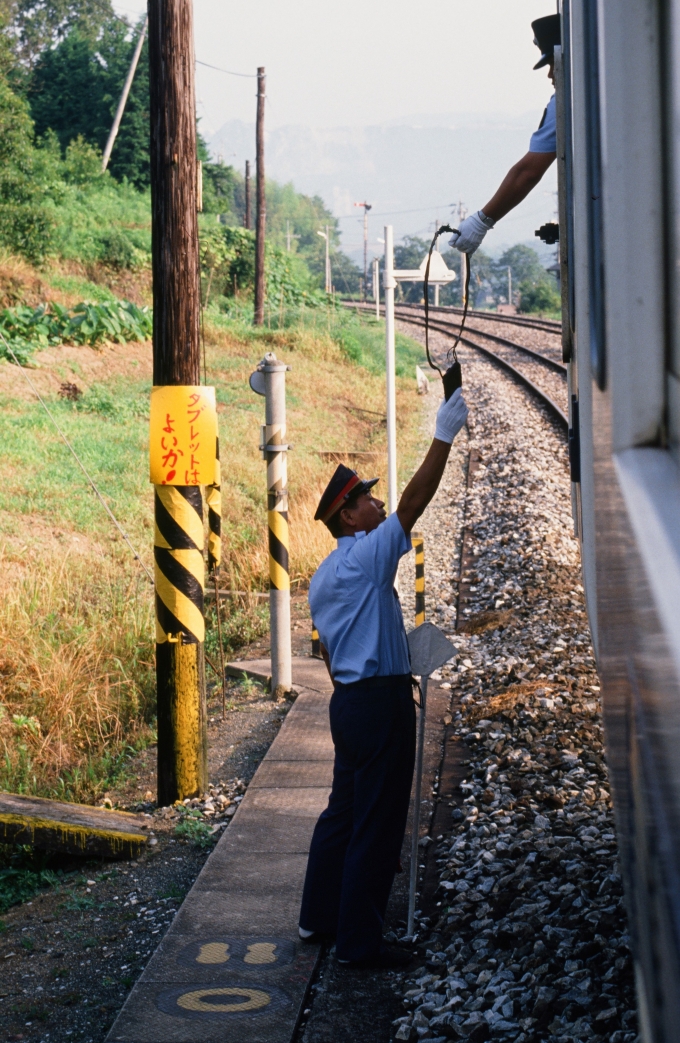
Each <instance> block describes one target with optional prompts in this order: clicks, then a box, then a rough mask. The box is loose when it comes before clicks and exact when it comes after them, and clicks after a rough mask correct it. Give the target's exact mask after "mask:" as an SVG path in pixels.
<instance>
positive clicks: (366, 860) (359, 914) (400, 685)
mask: <svg viewBox="0 0 680 1043" xmlns="http://www.w3.org/2000/svg"><path fill="white" fill-rule="evenodd" d="M330 719H331V734H332V736H333V743H334V746H335V764H334V767H333V788H332V790H331V795H330V798H329V801H328V807H327V808H326V810H325V811H324V812H323V813H322V814H321V816H320V818H319V821H318V822H317V824H316V827H315V829H314V835H313V837H312V845H311V848H310V851H309V862H308V864H307V876H306V878H305V887H304V892H303V895H302V908H301V910H300V926H301V927H302V928H303V929H305V930H308V931H319V932H321V933H323V934H329V935H332V936H334V937H335V938H336V952H337V956H338V959H341V960H366V959H371V958H373V957H375V956H377V955H378V953H379V952H380V947H381V941H382V928H383V920H384V918H385V910H386V908H387V900H388V898H389V894H390V888H391V887H392V881H393V879H394V874H395V872H396V869H397V864H398V861H399V854H400V851H401V845H402V842H403V839H404V831H405V829H406V817H407V814H408V806H409V798H410V793H411V780H412V778H413V762H414V757H415V734H416V733H415V705H414V702H413V692H412V687H411V675H410V674H402V675H399V676H396V677H371V678H367V679H365V680H362V681H355V682H353V683H352V684H339V683H336V685H335V690H334V692H333V695H332V697H331V702H330Z"/></svg>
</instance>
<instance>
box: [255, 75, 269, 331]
mask: <svg viewBox="0 0 680 1043" xmlns="http://www.w3.org/2000/svg"><path fill="white" fill-rule="evenodd" d="M264 87H265V76H264V66H260V67H259V68H258V70H257V126H256V130H255V144H256V148H257V156H256V171H255V176H256V197H257V198H256V205H257V214H256V225H255V314H254V319H253V321H254V323H255V325H256V326H262V325H263V324H264V236H265V224H266V220H267V209H266V200H265V193H264Z"/></svg>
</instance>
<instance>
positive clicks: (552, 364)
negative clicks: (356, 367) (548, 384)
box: [394, 304, 567, 377]
mask: <svg viewBox="0 0 680 1043" xmlns="http://www.w3.org/2000/svg"><path fill="white" fill-rule="evenodd" d="M403 307H407V305H406V306H405V305H403V304H398V305H396V307H395V309H394V310H395V314H399V313H398V309H399V308H403ZM435 321H436V320H435ZM440 323H441V320H440ZM452 325H453V323H441V324H440V325H439V326H435V325H434V324H433V321H432V320H430V326H431V327H432V329H439V330H440V331H441V329H442V327H443V326H452ZM459 329H460V323H458V325H457V328H456V334H455V335H456V336H457V335H458V334H457V331H458V330H459ZM467 331H468V333H476V334H478V335H479V336H480V337H486V339H487V340H493V341H495V343H496V344H502V345H503V346H504V347H506V348H514V349H515V351H521V352H523V354H525V355H529V356H530V357H531V358H532V359H534V360H535V361H536V362H540V363H541V365H544V366H547V367H548V369H552V370H554V371H555V373H559V374H560V375H561V376H563V377H566V375H567V367H566V366H565V365H564V363H562V362H557V361H556V360H555V359H551V358H549V357H548V356H547V355H544V354H543V353H542V352H541V351H534V349H533V348H527V347H526V345H525V344H516V343H515V341H514V340H507V339H506V338H505V337H499V336H498V335H497V334H496V333H487V332H486V330H480V329H478V328H477V327H476V326H467Z"/></svg>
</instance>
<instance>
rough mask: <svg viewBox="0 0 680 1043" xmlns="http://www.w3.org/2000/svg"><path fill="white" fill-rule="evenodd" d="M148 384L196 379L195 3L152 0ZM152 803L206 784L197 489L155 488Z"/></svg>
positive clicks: (188, 382)
mask: <svg viewBox="0 0 680 1043" xmlns="http://www.w3.org/2000/svg"><path fill="white" fill-rule="evenodd" d="M149 80H150V113H151V141H150V160H151V228H152V250H151V253H152V270H153V305H154V307H153V383H154V385H156V386H168V385H175V386H177V385H179V386H186V385H197V384H199V383H200V342H199V314H200V288H199V255H198V218H197V213H196V208H197V185H196V162H197V160H196V104H195V94H194V38H193V15H192V0H149ZM155 516H156V532H157V534H156V539H155V548H154V552H155V559H156V621H157V626H156V679H157V693H158V694H157V698H158V803H159V805H161V806H167V805H168V804H171V803H173V802H174V801H175V800H178V799H180V800H181V799H184V798H185V797H191V796H197V795H199V794H201V793H203V792H205V790H206V788H207V756H206V754H207V728H206V705H205V680H204V660H203V640H204V622H203V578H202V577H203V503H202V497H201V489H200V486H196V485H193V486H174V485H173V486H168V485H163V486H156V487H155Z"/></svg>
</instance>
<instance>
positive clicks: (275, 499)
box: [250, 352, 293, 699]
mask: <svg viewBox="0 0 680 1043" xmlns="http://www.w3.org/2000/svg"><path fill="white" fill-rule="evenodd" d="M289 369H290V366H287V365H286V364H285V363H284V362H279V361H278V359H277V358H276V355H274V354H273V352H268V353H267V354H266V355H265V357H264V358H263V359H262V362H260V364H259V366H258V367H257V370H256V372H255V373H253V374H252V376H251V378H250V386H251V388H252V389H253V391H255V392H256V393H257V394H259V395H264V396H265V421H266V423H265V425H264V427H263V428H262V442H261V445H260V448H261V450H262V455H263V457H264V459H265V460H266V461H267V529H268V536H269V627H270V637H271V641H270V646H271V675H272V682H271V693H272V696H273V697H274V698H275V699H280V698H282V697H283V696H285V695H286V694H287V693H288V692H290V690H291V688H292V684H293V678H292V662H291V643H290V573H289V564H288V555H289V549H290V540H289V534H288V464H287V460H286V454H287V452H288V449H289V446H288V444H287V442H286V370H289Z"/></svg>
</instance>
